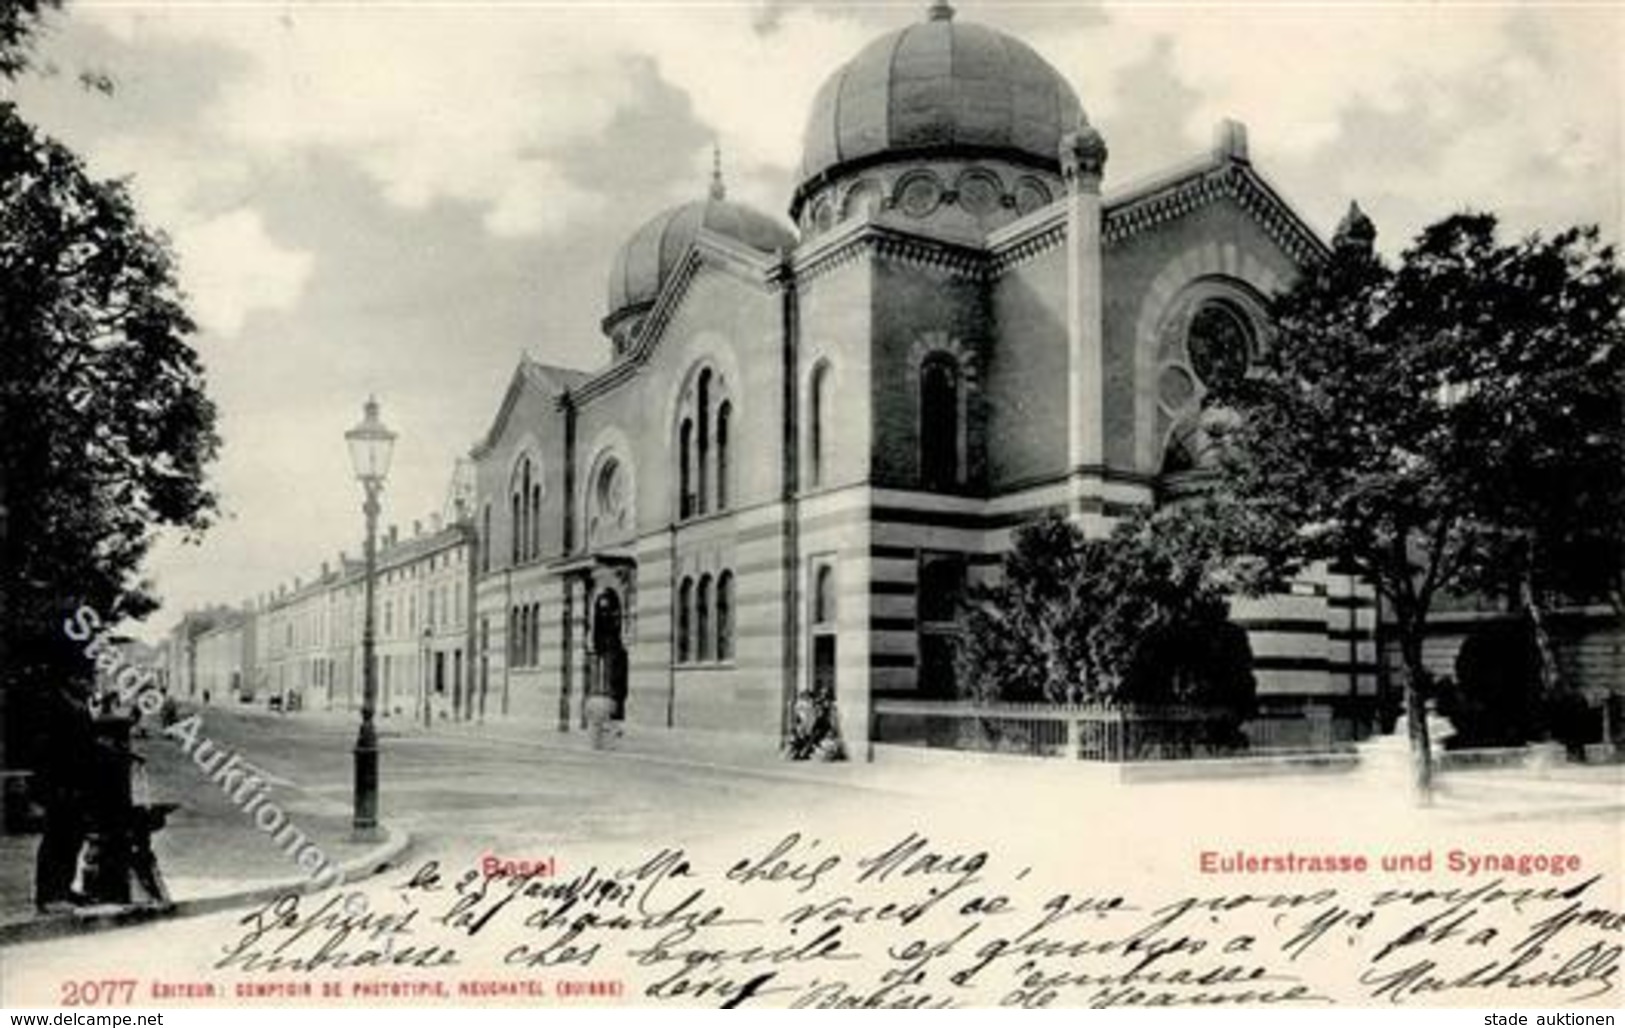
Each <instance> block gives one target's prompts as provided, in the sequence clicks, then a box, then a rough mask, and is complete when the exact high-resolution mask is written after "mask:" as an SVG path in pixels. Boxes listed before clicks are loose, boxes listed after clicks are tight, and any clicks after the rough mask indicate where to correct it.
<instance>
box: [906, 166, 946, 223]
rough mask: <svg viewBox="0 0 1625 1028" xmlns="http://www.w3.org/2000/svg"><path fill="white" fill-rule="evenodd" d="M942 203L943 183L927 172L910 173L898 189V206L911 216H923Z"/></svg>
mask: <svg viewBox="0 0 1625 1028" xmlns="http://www.w3.org/2000/svg"><path fill="white" fill-rule="evenodd" d="M941 203H942V183H940V182H938V181H937V179H936V176H935V175H932V174H930V173H929V172H925V173H922V174H916V175H910V176H909V177H908V178H906V179H904V180H903V183H902V185H901V186H900V187H899V188H898V190H897V206H899V207H901V208H902V209H903V212H904V213H905V214H907V215H908V216H909V217H911V218H923V217H925V216H927V215H928V214H930V213H931V212H933V211H935V210H936V209H937V206H938V205H939V204H941Z"/></svg>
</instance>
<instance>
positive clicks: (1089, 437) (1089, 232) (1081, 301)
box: [1060, 121, 1106, 520]
mask: <svg viewBox="0 0 1625 1028" xmlns="http://www.w3.org/2000/svg"><path fill="white" fill-rule="evenodd" d="M1060 156H1061V173H1062V175H1063V176H1064V178H1065V180H1066V186H1067V201H1066V202H1067V244H1066V245H1067V343H1068V353H1067V415H1068V416H1067V456H1068V462H1069V464H1070V466H1071V467H1070V470H1071V477H1072V480H1073V482H1074V490H1073V506H1074V508H1075V510H1076V511H1077V512H1078V513H1084V512H1085V504H1084V502H1083V501H1084V500H1085V499H1087V498H1088V497H1089V496H1090V495H1091V494H1093V495H1094V496H1095V497H1096V498H1098V494H1099V483H1100V481H1101V470H1102V467H1103V465H1104V463H1105V458H1106V451H1105V392H1104V390H1105V378H1106V363H1105V321H1104V312H1103V308H1102V305H1101V295H1102V288H1101V242H1100V239H1101V224H1100V223H1101V204H1100V180H1101V176H1102V174H1103V173H1104V171H1105V168H1106V141H1105V139H1103V138H1102V137H1101V135H1100V133H1099V132H1097V131H1096V130H1095V129H1094V128H1093V127H1092V126H1090V125H1089V123H1088V122H1087V121H1086V122H1084V123H1083V124H1081V125H1080V126H1079V127H1078V129H1077V130H1076V131H1073V132H1068V133H1067V134H1066V135H1065V136H1064V137H1063V138H1062V140H1061V155H1060ZM1091 480H1092V481H1093V483H1095V488H1094V489H1090V488H1088V485H1089V482H1090V481H1091ZM1089 520H1093V519H1092V518H1091V519H1089Z"/></svg>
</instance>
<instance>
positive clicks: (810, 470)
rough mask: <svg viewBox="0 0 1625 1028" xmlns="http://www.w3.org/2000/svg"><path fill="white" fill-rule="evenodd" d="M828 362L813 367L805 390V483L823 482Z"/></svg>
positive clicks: (827, 402) (821, 483) (816, 483)
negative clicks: (806, 410) (809, 384)
mask: <svg viewBox="0 0 1625 1028" xmlns="http://www.w3.org/2000/svg"><path fill="white" fill-rule="evenodd" d="M828 392H829V364H828V363H827V362H823V361H821V362H819V364H818V366H817V367H816V368H813V373H812V384H811V386H810V387H809V388H808V390H807V406H808V408H809V409H808V412H807V483H808V484H809V485H813V486H819V485H823V484H824V415H825V413H826V410H827V408H828V406H829V396H828V395H827V394H828Z"/></svg>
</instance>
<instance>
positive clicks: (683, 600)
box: [677, 578, 694, 664]
mask: <svg viewBox="0 0 1625 1028" xmlns="http://www.w3.org/2000/svg"><path fill="white" fill-rule="evenodd" d="M693 653H694V580H693V579H692V578H685V579H683V584H682V585H680V586H678V588H677V663H679V664H686V663H688V662H689V660H690V658H691V657H692V655H693Z"/></svg>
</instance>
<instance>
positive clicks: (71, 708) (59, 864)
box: [34, 681, 96, 913]
mask: <svg viewBox="0 0 1625 1028" xmlns="http://www.w3.org/2000/svg"><path fill="white" fill-rule="evenodd" d="M42 693H43V695H42V701H43V703H42V707H43V709H42V710H41V718H40V726H41V729H42V731H41V733H40V736H39V738H40V739H41V741H42V743H43V745H42V746H41V748H40V755H39V760H38V761H37V762H36V765H35V774H36V776H37V780H38V781H39V783H40V792H39V795H40V798H41V801H42V803H43V804H44V806H45V826H44V830H43V832H42V833H41V835H40V842H39V851H38V853H37V854H36V856H35V862H34V905H35V907H36V908H37V909H38V910H39V911H40V913H62V912H65V911H67V910H71V909H72V908H73V907H75V906H83V905H85V904H88V903H89V902H90V901H89V900H88V899H87V898H86V897H85V896H83V895H82V894H80V893H78V892H75V891H74V888H73V880H74V877H75V875H76V874H77V873H78V869H79V851H80V849H82V848H83V846H84V843H85V835H86V832H87V829H88V827H89V811H90V801H91V789H92V788H93V783H92V781H91V778H90V776H91V769H92V768H93V767H94V766H95V759H94V754H95V748H96V736H95V726H94V723H93V719H92V717H91V712H90V701H91V695H90V688H89V683H88V682H83V681H77V682H71V683H69V684H66V685H62V686H47V687H46V688H45V689H43V690H42Z"/></svg>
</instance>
